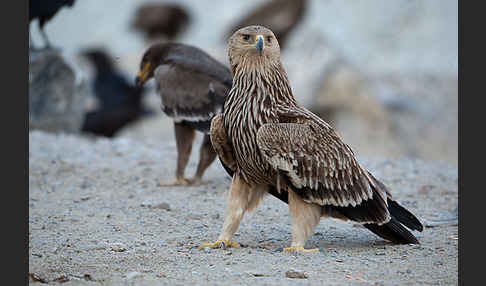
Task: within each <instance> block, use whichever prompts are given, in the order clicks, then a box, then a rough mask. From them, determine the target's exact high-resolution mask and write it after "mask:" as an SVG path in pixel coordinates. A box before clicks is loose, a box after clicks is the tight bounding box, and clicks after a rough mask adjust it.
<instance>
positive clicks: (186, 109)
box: [135, 42, 232, 185]
mask: <svg viewBox="0 0 486 286" xmlns="http://www.w3.org/2000/svg"><path fill="white" fill-rule="evenodd" d="M151 78H154V79H155V83H156V91H157V93H158V94H159V96H160V98H161V101H162V106H161V108H162V111H163V112H164V113H165V114H166V115H167V116H169V117H171V118H172V119H173V121H174V130H175V140H176V146H177V170H176V178H175V180H174V181H172V182H168V183H162V185H198V184H201V183H202V177H203V174H204V171H205V170H206V169H207V168H208V167H209V166H210V165H211V163H212V162H213V161H214V159H216V157H217V156H216V153H215V151H214V149H213V147H212V144H211V139H210V136H209V128H210V124H211V119H213V117H214V116H215V115H216V114H219V113H220V112H221V110H222V108H223V103H224V99H225V97H226V96H227V94H228V93H229V90H230V89H231V86H232V77H231V71H230V70H229V68H228V67H226V66H224V65H223V64H221V63H220V62H218V61H217V60H216V59H214V58H213V57H211V56H210V55H208V54H207V53H206V52H204V51H203V50H201V49H199V48H197V47H194V46H191V45H186V44H181V43H172V42H171V43H156V44H153V45H152V46H150V47H149V48H148V49H147V51H146V52H145V53H144V55H143V57H142V60H141V62H140V70H139V72H138V74H137V77H136V79H135V81H136V84H137V85H139V86H142V85H143V84H144V83H145V82H146V81H148V80H149V79H151ZM196 130H197V131H199V132H203V133H204V137H203V142H202V144H201V147H200V153H199V163H198V166H197V171H196V174H195V175H194V177H193V178H192V179H187V178H184V170H185V168H186V165H187V163H188V160H189V156H190V154H191V149H192V143H193V141H194V136H195V132H196Z"/></svg>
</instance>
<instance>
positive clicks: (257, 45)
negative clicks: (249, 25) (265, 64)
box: [255, 35, 263, 56]
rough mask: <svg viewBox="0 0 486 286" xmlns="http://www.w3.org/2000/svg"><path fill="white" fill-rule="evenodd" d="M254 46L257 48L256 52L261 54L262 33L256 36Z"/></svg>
mask: <svg viewBox="0 0 486 286" xmlns="http://www.w3.org/2000/svg"><path fill="white" fill-rule="evenodd" d="M255 47H256V49H257V50H258V52H259V53H260V56H261V55H262V53H263V36H262V35H258V36H257V43H256V45H255Z"/></svg>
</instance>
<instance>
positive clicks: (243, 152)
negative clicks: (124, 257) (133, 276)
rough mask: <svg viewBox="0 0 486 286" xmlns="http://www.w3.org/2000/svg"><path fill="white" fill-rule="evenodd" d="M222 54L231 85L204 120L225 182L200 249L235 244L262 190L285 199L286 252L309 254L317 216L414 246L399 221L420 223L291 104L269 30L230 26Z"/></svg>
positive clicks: (332, 136) (322, 126) (330, 133)
mask: <svg viewBox="0 0 486 286" xmlns="http://www.w3.org/2000/svg"><path fill="white" fill-rule="evenodd" d="M229 59H230V65H231V71H232V73H233V87H232V89H231V91H230V93H229V95H228V97H227V98H226V101H225V104H224V111H223V113H222V114H219V115H217V116H216V117H215V118H214V119H213V121H212V123H211V140H212V144H213V147H214V149H215V150H216V152H217V154H218V156H219V157H220V159H221V162H222V163H223V165H224V166H225V169H226V170H227V171H228V172H229V173H230V174H232V175H233V183H232V185H231V191H230V199H229V206H228V208H227V213H226V217H225V222H224V225H223V229H222V232H221V235H220V236H219V238H218V241H217V242H215V243H209V244H203V245H202V246H203V247H205V246H211V247H220V246H221V245H222V244H225V245H226V246H228V245H229V246H235V247H237V246H238V244H237V243H234V242H231V238H232V236H233V234H234V232H235V231H236V229H237V227H238V225H239V223H240V221H241V219H242V218H243V214H244V213H245V212H246V211H251V210H252V209H254V208H255V207H256V206H257V205H258V202H259V201H260V200H261V198H263V196H264V195H265V194H266V193H271V194H273V195H275V196H276V197H278V198H279V199H281V200H283V201H284V202H288V204H289V209H290V214H291V217H292V244H291V247H289V248H286V249H285V250H286V251H295V250H297V251H300V252H311V251H312V252H313V251H317V249H313V250H307V249H304V248H303V247H304V244H305V242H306V240H307V239H308V238H309V237H310V236H311V235H312V234H313V232H314V229H315V227H316V225H317V224H318V223H319V220H320V218H321V217H333V218H339V219H343V220H352V221H356V222H360V223H363V225H364V226H365V227H367V228H368V229H370V230H371V231H373V232H374V233H376V234H378V235H379V236H381V237H383V238H385V239H387V240H391V241H393V242H396V243H419V242H418V240H417V239H416V238H415V237H414V236H413V234H411V233H410V232H409V231H408V230H407V229H406V228H405V227H404V226H403V225H402V224H404V225H405V226H407V227H408V228H410V229H413V230H419V231H422V230H423V226H422V224H421V223H420V221H419V220H418V219H417V218H416V217H415V216H414V215H413V214H411V213H410V212H409V211H407V210H406V209H405V208H403V207H402V206H400V205H399V204H398V203H397V202H396V201H394V200H393V199H392V196H391V194H390V192H389V191H388V190H387V188H386V186H385V185H383V184H382V183H381V182H380V181H378V180H377V179H376V178H375V177H373V175H372V174H371V173H370V172H368V171H367V170H366V169H365V168H364V167H362V166H361V165H360V164H359V162H358V161H357V160H356V158H355V156H354V154H353V151H352V150H351V148H350V147H349V146H348V145H346V144H345V143H344V142H343V141H342V140H341V138H340V137H339V135H338V134H337V133H336V132H335V131H334V130H333V128H332V127H331V126H330V125H329V124H327V123H326V122H325V121H324V120H322V119H321V118H319V117H318V116H317V115H315V114H313V113H311V112H310V111H309V110H307V109H305V108H304V107H301V106H300V105H299V104H298V103H297V102H296V100H295V98H294V96H293V94H292V90H291V88H290V85H289V81H288V78H287V75H286V72H285V70H284V69H283V67H282V64H281V62H280V48H279V44H278V41H277V40H276V39H275V35H274V34H273V33H272V31H270V30H269V29H267V28H265V27H262V26H249V27H245V28H242V29H240V30H238V31H237V32H235V33H234V34H233V36H232V37H231V38H230V40H229Z"/></svg>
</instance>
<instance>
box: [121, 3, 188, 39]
mask: <svg viewBox="0 0 486 286" xmlns="http://www.w3.org/2000/svg"><path fill="white" fill-rule="evenodd" d="M190 21H191V15H190V14H189V13H188V11H187V9H186V8H185V7H184V6H181V5H179V4H175V3H144V4H141V5H140V6H139V7H138V8H137V10H136V12H135V15H134V17H133V19H132V23H131V27H132V28H133V29H135V30H138V31H140V32H142V33H144V36H145V37H146V39H147V40H154V39H158V38H161V37H162V38H164V39H165V40H168V41H171V40H174V39H175V38H176V37H177V36H179V35H181V34H182V33H183V32H184V31H185V30H186V29H187V28H188V26H189V23H190Z"/></svg>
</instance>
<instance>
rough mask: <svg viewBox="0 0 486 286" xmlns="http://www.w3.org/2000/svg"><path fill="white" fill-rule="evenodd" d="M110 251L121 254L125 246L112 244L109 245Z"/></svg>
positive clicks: (125, 248)
mask: <svg viewBox="0 0 486 286" xmlns="http://www.w3.org/2000/svg"><path fill="white" fill-rule="evenodd" d="M110 249H111V250H113V251H116V252H123V251H125V250H127V246H126V245H124V244H123V243H113V244H111V245H110Z"/></svg>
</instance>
